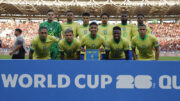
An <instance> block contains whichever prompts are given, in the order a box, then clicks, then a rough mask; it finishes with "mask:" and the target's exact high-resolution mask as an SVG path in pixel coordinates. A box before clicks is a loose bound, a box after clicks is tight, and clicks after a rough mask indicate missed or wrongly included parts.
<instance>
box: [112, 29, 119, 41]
mask: <svg viewBox="0 0 180 101" xmlns="http://www.w3.org/2000/svg"><path fill="white" fill-rule="evenodd" d="M113 37H114V39H115V40H119V39H120V38H121V31H120V30H114V31H113Z"/></svg>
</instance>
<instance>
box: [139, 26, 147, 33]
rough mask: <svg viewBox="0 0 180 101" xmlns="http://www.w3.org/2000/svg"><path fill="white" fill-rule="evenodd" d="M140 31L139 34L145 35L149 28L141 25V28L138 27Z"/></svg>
mask: <svg viewBox="0 0 180 101" xmlns="http://www.w3.org/2000/svg"><path fill="white" fill-rule="evenodd" d="M138 31H139V34H140V35H145V34H146V32H147V29H146V27H145V26H140V27H139V29H138Z"/></svg>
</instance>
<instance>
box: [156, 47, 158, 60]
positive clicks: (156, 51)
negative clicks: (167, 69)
mask: <svg viewBox="0 0 180 101" xmlns="http://www.w3.org/2000/svg"><path fill="white" fill-rule="evenodd" d="M155 59H156V60H159V47H156V48H155Z"/></svg>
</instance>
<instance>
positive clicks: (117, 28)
mask: <svg viewBox="0 0 180 101" xmlns="http://www.w3.org/2000/svg"><path fill="white" fill-rule="evenodd" d="M114 30H120V31H121V28H120V27H119V26H115V27H113V31H114Z"/></svg>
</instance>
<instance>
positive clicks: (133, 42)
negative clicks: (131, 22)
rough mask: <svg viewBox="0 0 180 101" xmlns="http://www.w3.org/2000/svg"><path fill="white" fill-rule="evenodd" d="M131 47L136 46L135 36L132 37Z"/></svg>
mask: <svg viewBox="0 0 180 101" xmlns="http://www.w3.org/2000/svg"><path fill="white" fill-rule="evenodd" d="M131 48H133V49H135V48H136V43H135V37H134V38H133V39H132V43H131Z"/></svg>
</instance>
